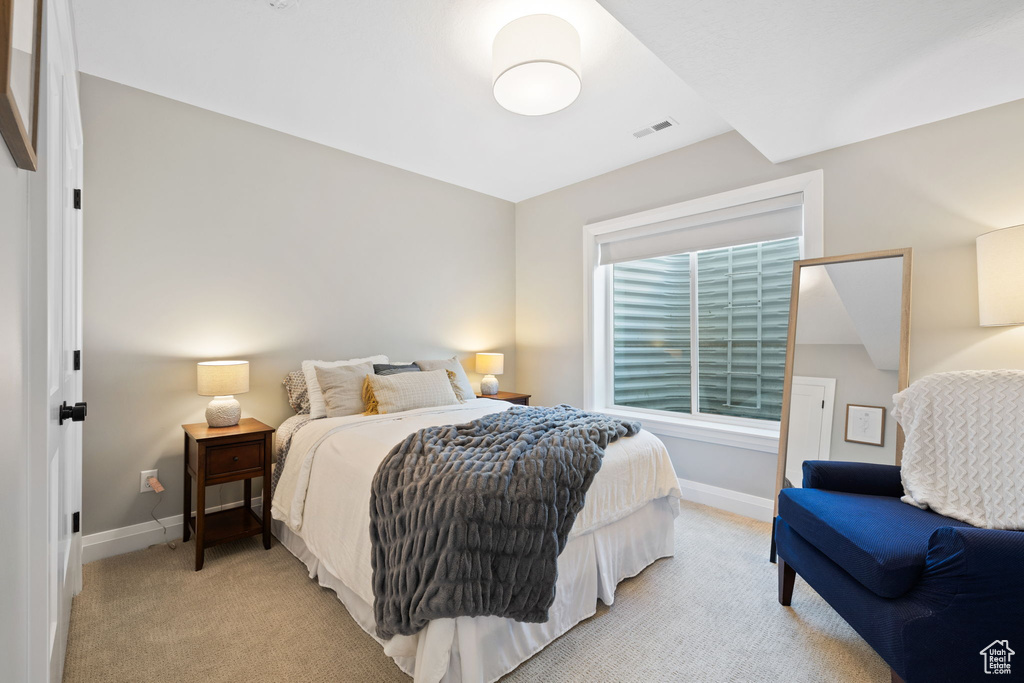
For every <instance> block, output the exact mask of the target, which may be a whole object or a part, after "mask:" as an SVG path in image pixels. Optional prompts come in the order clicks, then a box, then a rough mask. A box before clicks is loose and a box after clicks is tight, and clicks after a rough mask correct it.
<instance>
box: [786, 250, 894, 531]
mask: <svg viewBox="0 0 1024 683" xmlns="http://www.w3.org/2000/svg"><path fill="white" fill-rule="evenodd" d="M910 271H911V250H910V249H898V250H892V251H884V252H871V253H866V254H850V255H847V256H833V257H826V258H819V259H809V260H805V261H796V262H795V263H794V264H793V297H792V303H791V307H790V315H789V337H788V343H787V347H786V374H785V384H784V387H783V398H782V401H783V411H782V423H781V425H780V433H779V463H778V473H777V477H776V494H777V493H778V490H779V489H781V488H784V487H790V486H801V485H802V481H803V474H802V469H803V463H804V461H805V460H845V461H855V462H873V463H884V464H889V465H892V464H899V462H900V455H901V451H902V447H903V434H902V431H901V430H900V428H899V426H898V425H897V424H896V420H894V419H891V417H890V416H889V410H890V408H891V406H892V397H893V394H895V393H897V392H898V391H901V390H902V389H905V388H906V386H907V379H908V375H909V365H908V348H909V339H910ZM878 408H882V409H884V410H883V411H880V410H878ZM848 418H849V419H850V420H853V421H854V423H853V424H848V422H847V421H848ZM850 430H852V433H853V434H854V437H850V434H851V431H850ZM879 442H880V443H881V445H877V444H878V443H879ZM777 499H778V496H777V495H776V506H777V505H778V500H777ZM776 512H777V510H776Z"/></svg>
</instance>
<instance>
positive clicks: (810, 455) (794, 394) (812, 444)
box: [786, 376, 836, 486]
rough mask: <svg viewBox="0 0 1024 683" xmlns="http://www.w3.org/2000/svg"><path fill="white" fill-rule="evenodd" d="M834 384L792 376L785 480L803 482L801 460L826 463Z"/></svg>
mask: <svg viewBox="0 0 1024 683" xmlns="http://www.w3.org/2000/svg"><path fill="white" fill-rule="evenodd" d="M835 395H836V381H835V380H834V379H831V378H827V377H795V376H794V377H793V388H792V391H791V393H790V403H789V438H788V439H787V441H786V478H787V479H788V480H789V483H790V485H791V486H800V485H801V482H803V465H804V461H805V460H828V456H829V450H830V447H831V445H832V412H833V405H834V403H835Z"/></svg>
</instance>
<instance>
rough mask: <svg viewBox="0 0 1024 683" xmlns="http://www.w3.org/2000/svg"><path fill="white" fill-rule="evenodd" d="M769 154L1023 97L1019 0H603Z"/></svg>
mask: <svg viewBox="0 0 1024 683" xmlns="http://www.w3.org/2000/svg"><path fill="white" fill-rule="evenodd" d="M600 2H601V4H602V5H604V7H605V8H607V9H608V11H610V12H611V13H612V15H614V16H615V18H617V19H618V20H619V21H620V22H621V23H622V24H623V25H624V26H625V27H626V28H627V29H629V30H630V31H631V32H632V33H633V34H634V35H636V36H637V37H638V38H639V39H640V40H642V41H643V42H644V44H645V45H647V46H648V47H649V48H651V50H652V51H653V52H654V53H655V54H656V55H658V56H659V57H661V59H662V60H664V61H665V63H666V64H668V65H669V66H670V67H672V69H673V70H675V72H676V73H677V74H679V76H680V77H681V78H682V79H683V80H684V81H686V82H687V83H688V84H689V85H690V86H691V87H693V89H694V90H696V92H697V93H698V94H699V95H700V96H701V97H702V98H703V99H704V100H705V101H706V102H707V103H708V104H710V105H711V106H712V107H713V108H714V109H715V111H717V112H718V113H719V114H720V115H721V116H722V118H724V119H725V120H726V121H728V122H729V124H730V125H732V126H733V127H734V128H735V129H736V130H737V131H739V133H740V134H742V135H743V136H744V137H745V138H746V139H747V140H749V141H750V143H751V144H753V145H754V146H755V147H757V149H758V150H760V151H761V153H762V154H764V155H765V156H766V157H768V158H769V159H770V160H771V161H773V162H776V163H777V162H780V161H784V160H787V159H793V158H795V157H800V156H803V155H806V154H811V153H813V152H819V151H822V150H825V149H831V148H833V147H838V146H840V145H846V144H849V143H853V142H858V141H861V140H867V139H869V138H873V137H877V136H879V135H884V134H887V133H893V132H895V131H898V130H903V129H906V128H911V127H913V126H919V125H922V124H925V123H930V122H932V121H938V120H940V119H944V118H948V117H951V116H956V115H959V114H964V113H967V112H971V111H976V110H978V109H983V108H985V107H991V106H994V105H997V104H1002V103H1004V102H1009V101H1012V100H1017V99H1021V98H1024V2H1021V0H856V1H853V0H785V1H784V2H782V1H777V2H765V1H764V0H725V1H723V0H686V1H685V2H681V1H680V0H600Z"/></svg>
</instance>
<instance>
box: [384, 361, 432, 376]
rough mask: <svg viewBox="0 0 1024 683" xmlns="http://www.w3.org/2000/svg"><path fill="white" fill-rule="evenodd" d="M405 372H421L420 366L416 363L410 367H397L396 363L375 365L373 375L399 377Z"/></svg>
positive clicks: (410, 364)
mask: <svg viewBox="0 0 1024 683" xmlns="http://www.w3.org/2000/svg"><path fill="white" fill-rule="evenodd" d="M403 372H421V371H420V366H418V365H416V364H415V363H409V364H408V365H395V364H394V363H374V364H373V374H375V375H385V376H387V375H398V374H400V373H403Z"/></svg>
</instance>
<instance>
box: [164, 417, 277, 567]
mask: <svg viewBox="0 0 1024 683" xmlns="http://www.w3.org/2000/svg"><path fill="white" fill-rule="evenodd" d="M181 427H182V429H184V430H185V481H184V484H185V486H184V488H185V507H184V513H183V515H182V516H183V517H184V520H185V528H184V530H183V531H182V538H181V540H182V541H183V542H186V543H187V542H188V540H189V538H191V536H192V533H193V532H194V533H195V535H196V571H199V570H200V569H202V568H203V556H204V554H205V552H206V549H207V548H209V547H211V546H215V545H219V544H221V543H227V542H228V541H234V540H236V539H239V538H247V537H249V536H256V535H258V534H263V547H264V548H266V549H267V550H270V460H271V458H272V457H273V452H274V428H273V427H269V426H267V425H265V424H263V423H262V422H260V421H259V420H254V419H253V418H251V417H246V418H242V419H241V420H239V422H238V424H237V425H235V426H234V427H211V426H209V425H208V424H206V423H205V422H198V423H196V424H187V425H181ZM256 477H263V518H262V519H260V517H259V516H257V515H256V513H255V512H254V511H253V509H252V480H253V479H255V478H256ZM193 479H195V482H196V516H195V517H194V518H193V517H192V480H193ZM231 481H244V482H245V504H244V505H243V506H242V507H239V508H231V509H230V510H220V511H219V512H211V513H209V514H207V512H206V487H207V486H213V485H215V484H226V483H228V482H231Z"/></svg>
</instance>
